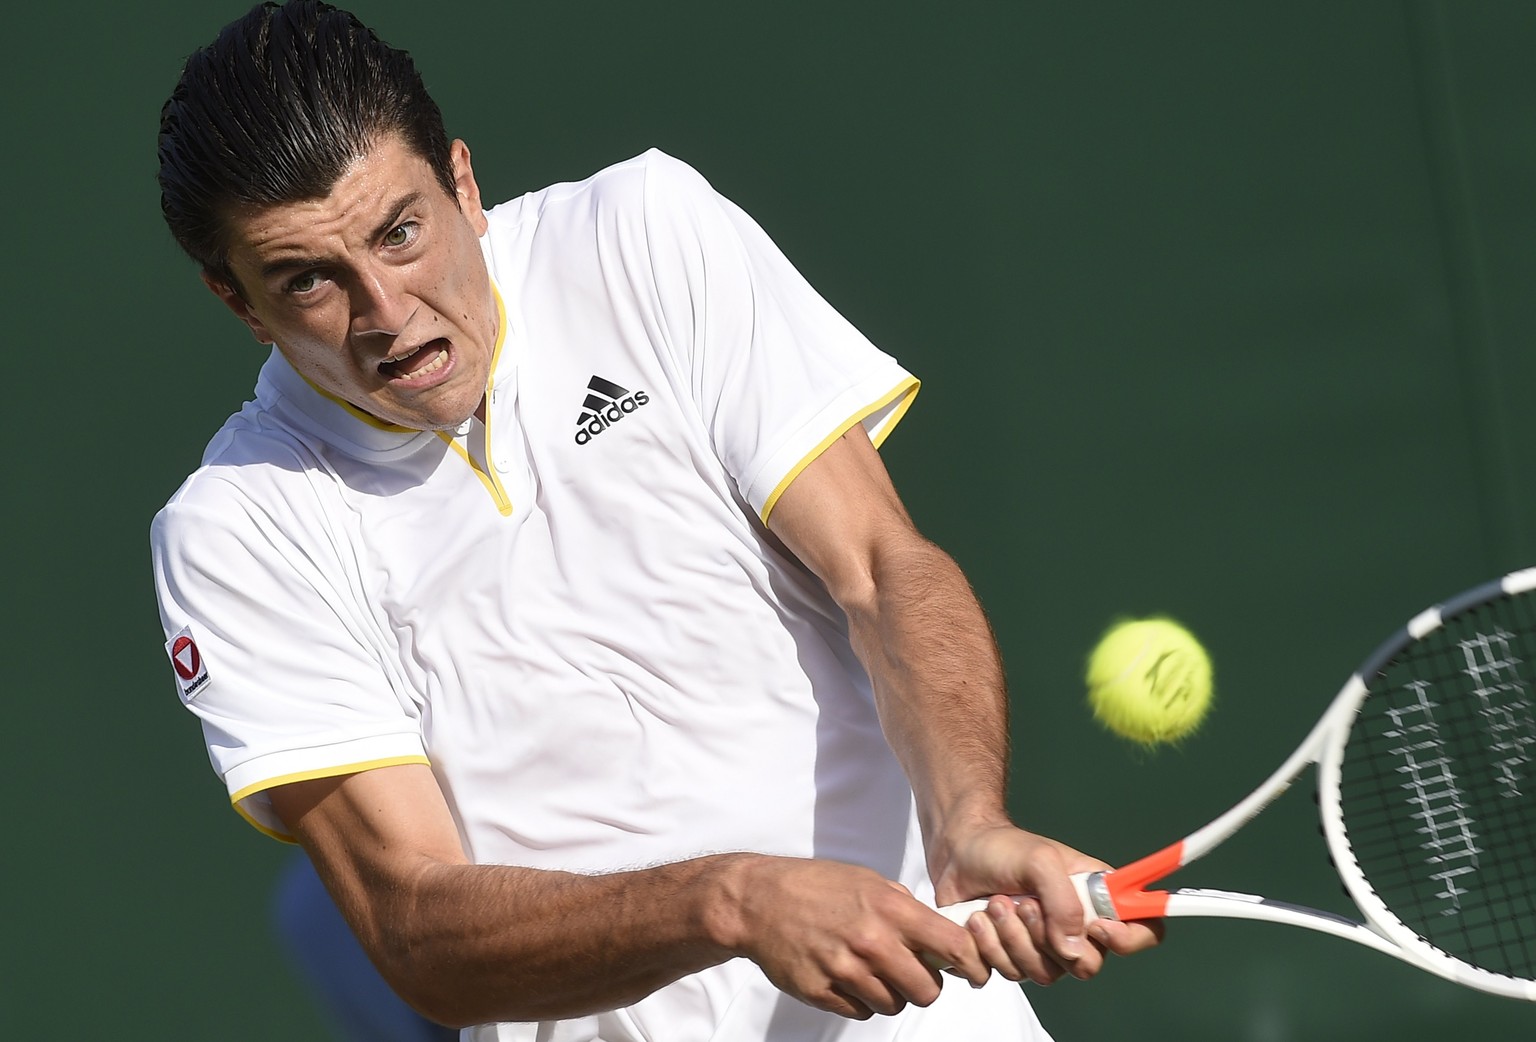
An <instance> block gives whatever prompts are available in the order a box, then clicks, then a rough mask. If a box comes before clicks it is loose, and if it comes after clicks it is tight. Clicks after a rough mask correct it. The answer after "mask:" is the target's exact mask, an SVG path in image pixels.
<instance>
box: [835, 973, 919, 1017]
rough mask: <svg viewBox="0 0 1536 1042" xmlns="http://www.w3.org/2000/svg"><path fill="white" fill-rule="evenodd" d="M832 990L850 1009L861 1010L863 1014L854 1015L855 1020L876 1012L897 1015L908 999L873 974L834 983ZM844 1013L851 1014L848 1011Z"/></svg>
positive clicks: (883, 1014)
mask: <svg viewBox="0 0 1536 1042" xmlns="http://www.w3.org/2000/svg"><path fill="white" fill-rule="evenodd" d="M832 991H833V993H834V994H836V995H837V996H838V997H839V998H841V999H842V1000H843V1001H844V1002H845V1003H847V1005H848V1007H849V1008H850V1009H853V1010H857V1011H861V1014H860V1013H856V1014H854V1015H852V1019H854V1020H868V1019H869V1018H870V1017H871V1016H873V1015H875V1014H876V1013H879V1014H880V1015H882V1016H886V1017H891V1016H895V1015H896V1014H897V1013H900V1012H901V1011H902V1010H903V1009H905V1008H906V1005H907V1003H906V1000H905V999H903V998H902V997H901V996H900V995H897V994H896V993H895V992H893V991H892V990H891V989H890V988H889V987H887V986H886V984H885V982H884V981H882V980H880V978H878V977H873V976H870V977H863V978H861V979H859V980H857V981H842V982H838V983H834V984H833V985H832ZM834 1012H836V1011H835V1010H834ZM842 1015H843V1016H849V1014H846V1013H845V1014H842Z"/></svg>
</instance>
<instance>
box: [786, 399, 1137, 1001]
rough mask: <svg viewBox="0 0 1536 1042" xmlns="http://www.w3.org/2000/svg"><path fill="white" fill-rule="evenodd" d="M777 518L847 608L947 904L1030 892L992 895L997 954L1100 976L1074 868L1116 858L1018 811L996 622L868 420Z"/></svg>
mask: <svg viewBox="0 0 1536 1042" xmlns="http://www.w3.org/2000/svg"><path fill="white" fill-rule="evenodd" d="M769 525H770V527H771V528H772V530H773V531H774V533H775V534H777V535H778V536H779V537H780V538H781V539H783V541H784V543H785V545H786V546H788V547H789V548H790V549H791V550H792V551H793V552H794V553H795V554H796V555H797V556H798V557H800V559H801V560H802V561H804V562H805V563H806V565H807V566H809V567H810V568H811V570H812V571H814V572H815V573H816V574H817V575H818V576H820V577H821V579H822V580H823V581H824V582H825V583H826V584H827V588H828V590H829V592H830V593H831V594H832V596H833V598H834V599H835V600H836V601H837V602H838V604H839V605H840V606H841V607H842V608H843V610H844V611H845V612H846V613H847V615H848V621H849V631H850V634H851V637H852V640H853V646H854V650H855V652H856V653H857V654H858V655H859V658H860V660H861V661H862V662H863V663H864V666H865V668H866V669H867V670H868V671H869V674H870V677H871V679H872V681H873V683H874V689H875V697H876V702H877V705H878V707H879V711H880V720H881V725H882V727H883V728H884V729H885V732H886V735H887V737H888V739H889V741H890V743H891V746H892V748H893V749H894V751H895V752H896V755H897V757H898V758H899V759H900V761H901V763H902V766H903V767H904V768H905V770H906V773H907V776H908V778H909V779H910V781H911V783H912V786H913V791H914V794H915V796H916V798H917V806H918V816H919V820H920V822H921V824H922V829H923V837H924V843H925V848H926V851H927V855H928V867H929V872H930V875H931V876H932V878H933V880H934V885H935V888H936V891H937V895H938V899H939V901H940V902H941V903H948V902H951V901H957V900H961V899H966V898H974V897H985V896H989V895H1001V894H1025V895H1031V896H1032V898H1034V900H1032V901H1026V902H1024V904H1023V905H1021V906H1020V907H1019V908H1017V909H1015V908H1014V907H1013V905H1012V902H1007V901H1003V900H998V901H994V902H993V903H992V908H991V909H989V912H990V913H991V915H990V922H983V923H977V922H974V921H973V923H972V929H973V932H975V933H976V934H977V939H978V944H980V945H981V946H982V951H983V954H984V955H986V956H987V958H988V959H989V961H991V962H992V964H993V965H995V966H997V967H998V968H999V969H1000V970H1002V971H1003V972H1005V973H1007V974H1008V975H1009V976H1012V977H1015V978H1019V977H1024V976H1027V977H1029V978H1031V979H1033V980H1037V981H1039V982H1041V983H1047V982H1049V981H1050V980H1053V979H1055V977H1057V976H1059V975H1060V974H1061V972H1062V971H1063V969H1067V970H1070V972H1072V973H1073V974H1074V975H1076V976H1079V977H1088V976H1092V975H1093V974H1094V973H1096V972H1098V969H1099V968H1100V966H1101V965H1102V955H1101V952H1100V950H1099V948H1098V947H1096V946H1095V945H1090V944H1087V943H1085V941H1084V939H1083V933H1084V923H1083V916H1082V910H1081V906H1080V905H1079V903H1078V900H1077V898H1076V896H1075V893H1074V892H1073V890H1072V888H1071V885H1070V883H1069V882H1068V879H1067V876H1068V874H1069V873H1071V872H1075V871H1086V870H1088V869H1090V868H1102V867H1106V866H1105V865H1104V864H1103V862H1100V861H1097V860H1096V859H1093V858H1088V857H1086V856H1085V855H1083V854H1080V853H1079V852H1077V851H1075V850H1073V849H1071V848H1070V847H1066V846H1063V845H1061V844H1059V843H1056V842H1054V841H1052V840H1049V839H1046V838H1045V837H1041V836H1036V835H1034V834H1032V833H1028V832H1024V831H1023V830H1020V829H1018V828H1016V827H1015V826H1014V825H1013V824H1012V823H1011V822H1010V821H1009V819H1008V815H1007V811H1006V808H1005V798H1006V775H1007V763H1008V737H1007V736H1008V717H1007V695H1006V690H1005V685H1004V680H1003V670H1002V663H1001V659H1000V657H999V655H998V651H997V646H996V642H995V640H994V639H993V636H992V631H991V628H990V626H989V625H988V624H987V621H986V618H985V616H984V615H983V613H982V610H981V607H980V605H979V604H978V603H977V600H976V597H975V595H974V593H973V592H972V590H971V587H970V584H969V583H968V582H967V581H966V579H965V577H964V575H962V574H961V572H960V569H959V567H958V566H957V565H956V564H955V562H954V561H953V559H951V558H950V557H949V555H948V554H946V553H944V552H943V551H942V550H940V549H939V548H938V547H936V546H935V545H933V543H931V542H929V541H928V540H927V539H925V538H924V537H923V536H922V535H921V534H920V533H919V532H918V531H917V529H916V528H915V527H914V526H913V524H912V521H911V519H910V517H909V516H908V515H907V512H906V510H905V508H904V507H903V506H902V504H901V501H900V499H899V497H898V496H897V494H896V491H895V489H894V487H893V486H892V485H891V482H890V478H889V476H888V475H887V474H886V471H885V467H884V465H883V464H882V463H881V461H880V457H879V454H878V453H877V452H875V450H874V447H873V446H872V445H871V444H870V442H869V439H868V437H867V436H866V435H865V433H864V431H863V428H861V427H854V428H853V429H852V430H851V431H849V432H848V433H847V434H846V435H844V436H843V437H842V438H841V439H839V441H837V442H836V443H834V444H833V445H832V446H831V447H830V448H828V449H827V450H826V452H824V453H823V454H822V455H821V456H820V457H818V458H817V460H816V461H815V462H814V463H812V464H811V465H810V466H809V467H807V468H806V470H805V471H804V472H803V473H802V474H801V475H800V476H799V477H798V478H796V480H795V481H794V483H793V484H791V485H790V486H789V488H788V489H787V490H786V491H785V492H784V494H783V496H782V497H781V498H780V499H779V502H778V503H777V505H776V506H775V507H774V510H773V513H772V514H771V515H770V517H769ZM1094 940H1096V941H1097V942H1099V943H1100V944H1103V945H1106V946H1108V947H1110V948H1111V949H1112V950H1115V951H1119V952H1123V953H1129V952H1130V951H1135V950H1139V949H1140V948H1143V947H1147V946H1149V945H1150V944H1152V943H1155V941H1156V937H1155V936H1154V934H1153V931H1151V930H1150V929H1148V928H1147V927H1145V926H1137V925H1130V924H1122V923H1107V924H1098V925H1096V926H1095V937H1094Z"/></svg>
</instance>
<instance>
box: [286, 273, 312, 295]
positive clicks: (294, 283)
mask: <svg viewBox="0 0 1536 1042" xmlns="http://www.w3.org/2000/svg"><path fill="white" fill-rule="evenodd" d="M319 285H320V276H319V274H317V273H316V272H313V271H306V272H305V273H304V274H302V275H297V276H295V277H293V278H291V279H289V280H288V285H287V287H286V288H287V290H288V292H289V293H296V294H300V295H302V294H305V293H310V292H313V291H314V289H315V288H316V287H318V286H319Z"/></svg>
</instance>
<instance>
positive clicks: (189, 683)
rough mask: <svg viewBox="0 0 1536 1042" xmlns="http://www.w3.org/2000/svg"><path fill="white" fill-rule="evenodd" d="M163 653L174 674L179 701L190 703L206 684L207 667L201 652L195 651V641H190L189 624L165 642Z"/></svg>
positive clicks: (190, 627)
mask: <svg viewBox="0 0 1536 1042" xmlns="http://www.w3.org/2000/svg"><path fill="white" fill-rule="evenodd" d="M165 653H166V655H168V656H170V659H171V669H172V670H174V671H175V673H176V689H177V690H178V691H179V692H181V700H182V701H183V702H190V701H192V699H194V698H196V697H197V693H198V692H199V691H201V690H202V688H203V685H205V684H207V683H208V666H207V665H206V664H205V663H204V662H203V654H202V652H200V651H198V650H197V641H195V640H193V639H192V626H191V625H190V624H188V625H186V626H183V627H182V628H181V632H180V633H178V634H176V636H174V637H172V638H171V639H170V640H168V641H166V642H165Z"/></svg>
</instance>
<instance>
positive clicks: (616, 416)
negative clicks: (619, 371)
mask: <svg viewBox="0 0 1536 1042" xmlns="http://www.w3.org/2000/svg"><path fill="white" fill-rule="evenodd" d="M650 400H651V396H650V395H648V394H646V393H645V392H644V391H635V392H634V393H630V392H629V391H628V390H626V389H625V388H623V387H620V386H619V385H618V384H616V383H614V382H613V381H611V380H604V379H603V378H602V377H601V376H594V377H592V379H590V380H588V381H587V400H586V401H584V402H582V403H581V415H580V416H578V417H576V444H577V445H585V444H586V443H587V442H589V441H591V440H592V439H593V438H595V437H597V436H598V435H599V434H601V433H603V431H605V430H607V429H608V428H609V427H610V426H612V425H613V424H615V423H618V422H619V421H620V420H622V419H623V418H624V417H626V416H628V415H629V414H630V413H632V412H634V411H635V410H636V409H638V408H640V406H642V405H646V404H649V402H650Z"/></svg>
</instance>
